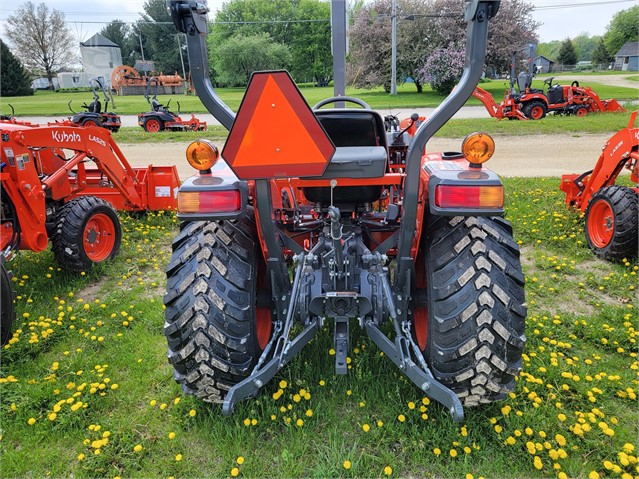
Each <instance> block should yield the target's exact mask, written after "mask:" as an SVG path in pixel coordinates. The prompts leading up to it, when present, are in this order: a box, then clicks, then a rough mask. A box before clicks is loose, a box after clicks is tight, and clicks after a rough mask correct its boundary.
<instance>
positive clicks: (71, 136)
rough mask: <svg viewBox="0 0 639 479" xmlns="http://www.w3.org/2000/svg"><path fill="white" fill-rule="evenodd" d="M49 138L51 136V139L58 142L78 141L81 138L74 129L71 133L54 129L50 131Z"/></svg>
mask: <svg viewBox="0 0 639 479" xmlns="http://www.w3.org/2000/svg"><path fill="white" fill-rule="evenodd" d="M51 138H53V140H54V141H57V142H58V143H66V142H67V141H69V142H78V141H80V140H82V138H81V137H80V135H79V134H78V133H76V132H75V131H74V132H73V133H67V132H66V131H62V132H60V131H58V130H54V131H52V132H51Z"/></svg>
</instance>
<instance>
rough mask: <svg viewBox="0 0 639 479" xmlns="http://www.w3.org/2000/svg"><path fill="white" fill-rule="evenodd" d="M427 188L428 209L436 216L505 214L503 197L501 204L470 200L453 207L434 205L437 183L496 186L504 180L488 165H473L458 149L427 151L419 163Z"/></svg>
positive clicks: (460, 185)
mask: <svg viewBox="0 0 639 479" xmlns="http://www.w3.org/2000/svg"><path fill="white" fill-rule="evenodd" d="M422 169H423V171H424V173H425V176H426V181H427V188H428V204H429V208H430V213H431V214H433V215H439V216H460V215H461V216H501V215H503V214H504V207H503V201H502V205H501V207H478V206H472V205H471V204H470V200H469V205H468V206H465V205H462V206H456V207H441V206H438V205H437V202H436V195H437V189H438V187H449V186H454V187H468V188H472V187H498V188H501V189H502V195H503V184H502V182H501V179H500V178H499V176H497V174H496V173H494V172H493V171H491V170H489V169H487V168H474V167H471V166H470V163H469V162H468V161H466V159H464V157H463V156H462V154H461V153H454V152H447V153H444V154H443V155H434V154H430V155H426V157H425V158H424V161H423V163H422Z"/></svg>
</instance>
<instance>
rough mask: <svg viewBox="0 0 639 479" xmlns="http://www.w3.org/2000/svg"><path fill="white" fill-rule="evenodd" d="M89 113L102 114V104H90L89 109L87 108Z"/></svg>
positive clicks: (93, 102) (94, 101)
mask: <svg viewBox="0 0 639 479" xmlns="http://www.w3.org/2000/svg"><path fill="white" fill-rule="evenodd" d="M87 110H88V112H89V113H100V111H101V110H102V104H101V103H100V100H93V101H92V102H91V103H89V107H88V108H87Z"/></svg>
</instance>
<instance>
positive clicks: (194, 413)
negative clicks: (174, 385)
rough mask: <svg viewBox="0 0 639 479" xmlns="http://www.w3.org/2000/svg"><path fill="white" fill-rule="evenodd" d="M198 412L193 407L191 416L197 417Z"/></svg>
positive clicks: (190, 412)
mask: <svg viewBox="0 0 639 479" xmlns="http://www.w3.org/2000/svg"><path fill="white" fill-rule="evenodd" d="M196 414H197V411H196V410H195V409H191V410H190V411H189V416H191V417H195V415H196Z"/></svg>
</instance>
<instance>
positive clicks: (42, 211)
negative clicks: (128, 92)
mask: <svg viewBox="0 0 639 479" xmlns="http://www.w3.org/2000/svg"><path fill="white" fill-rule="evenodd" d="M0 135H1V136H2V150H1V151H0V155H1V156H0V159H1V165H0V166H1V172H0V179H1V180H2V209H1V222H0V263H1V268H2V272H1V276H0V279H1V280H2V331H1V333H0V339H1V340H2V344H4V342H5V341H7V340H8V339H9V336H10V332H11V323H12V322H13V316H14V315H15V313H14V311H13V306H12V301H5V300H6V298H8V297H12V293H11V286H10V283H9V278H10V274H9V273H8V272H7V270H6V265H5V261H6V260H9V259H10V258H11V257H12V256H13V254H14V253H15V252H16V251H18V250H30V251H36V252H40V251H44V250H45V249H46V248H47V247H48V244H49V241H50V242H51V249H52V251H53V254H54V256H55V259H56V261H57V262H58V264H59V265H60V266H61V267H62V268H63V269H65V270H67V271H75V272H79V271H86V270H88V269H90V268H91V267H92V266H93V265H95V264H97V263H101V262H103V261H106V260H109V259H112V258H114V257H115V256H116V255H117V253H118V251H119V249H120V242H121V236H122V232H121V228H120V222H119V219H118V216H117V214H116V210H127V211H142V210H165V209H175V207H176V199H175V195H176V192H177V187H178V186H179V179H178V175H177V170H176V168H175V167H174V166H171V167H166V166H159V167H158V166H152V165H151V166H149V167H147V168H132V167H131V166H130V165H129V163H128V162H127V161H126V158H125V157H124V155H123V154H122V152H121V151H120V149H119V148H118V146H117V145H116V143H115V142H114V141H113V138H112V137H111V133H110V132H109V131H107V130H105V129H104V128H98V127H95V126H93V127H86V128H77V127H73V126H66V125H57V124H52V125H48V126H39V125H32V124H26V123H20V122H15V121H11V120H5V121H0Z"/></svg>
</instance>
